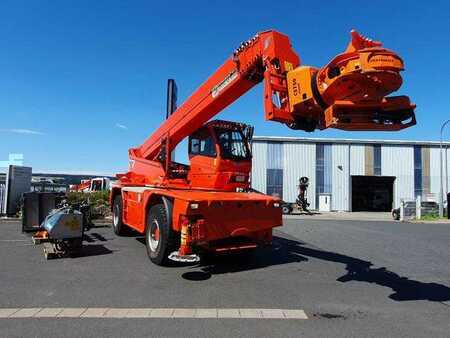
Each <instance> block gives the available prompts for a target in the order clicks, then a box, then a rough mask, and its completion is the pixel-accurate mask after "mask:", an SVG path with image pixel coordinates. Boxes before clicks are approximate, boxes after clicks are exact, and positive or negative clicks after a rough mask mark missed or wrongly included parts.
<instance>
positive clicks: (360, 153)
mask: <svg viewBox="0 0 450 338" xmlns="http://www.w3.org/2000/svg"><path fill="white" fill-rule="evenodd" d="M365 147H366V146H365V145H364V144H352V145H350V175H364V166H365V163H364V162H365V161H364V155H365V153H364V151H365Z"/></svg>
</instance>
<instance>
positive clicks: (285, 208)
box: [281, 204, 292, 215]
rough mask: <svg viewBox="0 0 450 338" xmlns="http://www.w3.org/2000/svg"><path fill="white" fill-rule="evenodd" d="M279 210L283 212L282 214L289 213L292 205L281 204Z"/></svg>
mask: <svg viewBox="0 0 450 338" xmlns="http://www.w3.org/2000/svg"><path fill="white" fill-rule="evenodd" d="M281 210H282V212H283V215H289V214H290V213H291V212H292V207H291V206H290V205H287V204H285V205H282V206H281Z"/></svg>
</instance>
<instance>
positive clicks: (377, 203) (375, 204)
mask: <svg viewBox="0 0 450 338" xmlns="http://www.w3.org/2000/svg"><path fill="white" fill-rule="evenodd" d="M394 181H395V177H393V176H352V211H391V209H392V203H393V200H394Z"/></svg>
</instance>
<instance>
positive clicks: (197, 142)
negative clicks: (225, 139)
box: [189, 131, 216, 157]
mask: <svg viewBox="0 0 450 338" xmlns="http://www.w3.org/2000/svg"><path fill="white" fill-rule="evenodd" d="M189 154H190V155H193V156H194V155H203V156H211V157H215V156H216V145H215V142H214V138H213V137H212V135H211V134H210V133H209V132H208V131H201V132H198V133H196V134H195V135H192V136H191V138H190V140H189Z"/></svg>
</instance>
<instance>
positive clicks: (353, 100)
mask: <svg viewBox="0 0 450 338" xmlns="http://www.w3.org/2000/svg"><path fill="white" fill-rule="evenodd" d="M351 36H352V39H351V41H350V43H349V44H348V46H347V49H346V50H345V52H344V53H342V54H339V55H337V56H336V57H335V58H333V59H332V60H331V62H330V63H328V64H327V65H326V66H325V67H322V68H321V69H316V68H313V67H306V66H302V67H298V68H297V69H295V70H293V71H291V72H289V73H288V75H287V81H288V89H289V103H290V106H291V111H292V114H293V116H294V117H295V119H296V120H297V121H300V123H299V125H297V126H296V127H297V128H298V129H305V128H302V122H303V121H308V123H309V129H311V128H310V126H311V124H313V125H315V127H316V128H319V129H326V128H337V129H344V130H385V131H389V130H400V129H404V128H407V127H410V126H412V125H414V124H415V123H416V121H415V115H414V108H415V105H414V104H411V102H410V100H409V98H408V97H407V96H396V97H387V95H389V94H391V93H392V92H394V91H396V90H398V89H399V88H400V86H401V84H402V78H401V76H400V72H401V71H402V70H403V69H404V65H403V60H402V59H401V58H400V57H399V56H398V55H397V54H396V53H394V52H393V51H391V50H388V49H386V48H383V47H382V44H381V42H378V41H372V40H370V39H368V38H365V37H363V36H361V35H360V34H359V33H358V32H356V31H352V32H351Z"/></svg>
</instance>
